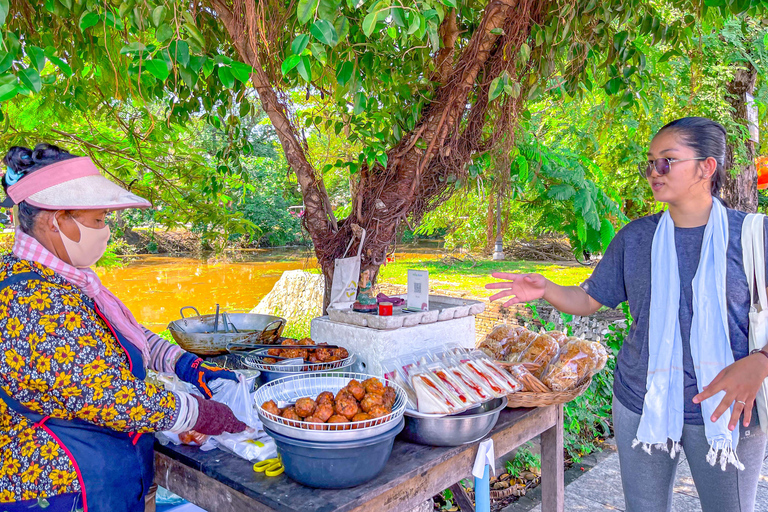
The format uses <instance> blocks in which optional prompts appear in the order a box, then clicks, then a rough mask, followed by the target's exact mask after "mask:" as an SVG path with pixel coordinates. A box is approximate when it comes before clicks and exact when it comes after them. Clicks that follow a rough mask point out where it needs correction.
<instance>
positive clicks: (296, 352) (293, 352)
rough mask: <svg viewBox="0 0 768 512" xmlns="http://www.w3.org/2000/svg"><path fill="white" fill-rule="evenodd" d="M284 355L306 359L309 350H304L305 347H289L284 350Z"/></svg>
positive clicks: (289, 357)
mask: <svg viewBox="0 0 768 512" xmlns="http://www.w3.org/2000/svg"><path fill="white" fill-rule="evenodd" d="M283 357H287V358H288V359H294V358H301V359H306V358H307V351H306V350H304V349H303V348H288V349H285V350H283Z"/></svg>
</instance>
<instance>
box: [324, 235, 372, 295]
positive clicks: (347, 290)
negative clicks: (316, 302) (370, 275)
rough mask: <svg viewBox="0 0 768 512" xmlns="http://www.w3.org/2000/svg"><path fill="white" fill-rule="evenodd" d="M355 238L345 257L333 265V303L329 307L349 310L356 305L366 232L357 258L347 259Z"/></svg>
mask: <svg viewBox="0 0 768 512" xmlns="http://www.w3.org/2000/svg"><path fill="white" fill-rule="evenodd" d="M354 241H355V238H354V237H352V240H350V241H349V245H347V249H346V250H345V251H344V257H343V258H339V259H336V260H335V261H334V265H333V281H332V282H331V302H330V304H329V307H333V308H336V309H347V308H349V307H351V306H352V304H354V303H355V298H356V297H357V285H358V282H357V281H358V279H360V255H361V254H362V253H363V244H364V243H365V230H363V234H362V236H361V237H360V245H359V246H358V248H357V256H352V257H350V258H347V257H346V256H347V252H348V251H349V248H350V247H352V243H353V242H354Z"/></svg>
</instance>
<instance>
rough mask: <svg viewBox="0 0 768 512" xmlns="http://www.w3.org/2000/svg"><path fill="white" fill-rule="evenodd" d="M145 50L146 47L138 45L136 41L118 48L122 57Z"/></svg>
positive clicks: (141, 44)
mask: <svg viewBox="0 0 768 512" xmlns="http://www.w3.org/2000/svg"><path fill="white" fill-rule="evenodd" d="M146 49H147V47H146V46H144V44H143V43H140V42H138V41H134V42H133V43H131V44H127V45H125V46H123V47H122V48H120V53H121V54H122V55H129V54H131V53H139V52H143V51H145V50H146Z"/></svg>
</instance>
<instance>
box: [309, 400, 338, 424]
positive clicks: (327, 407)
mask: <svg viewBox="0 0 768 512" xmlns="http://www.w3.org/2000/svg"><path fill="white" fill-rule="evenodd" d="M313 416H314V417H315V418H318V419H319V420H320V421H321V422H323V423H325V422H326V421H328V418H330V417H331V416H333V402H331V403H330V404H326V403H323V404H320V405H318V406H317V409H315V414H313Z"/></svg>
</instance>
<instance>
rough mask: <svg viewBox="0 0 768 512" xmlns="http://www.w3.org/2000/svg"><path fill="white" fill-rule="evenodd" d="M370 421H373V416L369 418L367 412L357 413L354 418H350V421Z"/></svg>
mask: <svg viewBox="0 0 768 512" xmlns="http://www.w3.org/2000/svg"><path fill="white" fill-rule="evenodd" d="M372 419H373V416H371V415H370V414H368V413H367V412H359V413H357V414H355V416H354V417H353V418H352V421H368V420H372Z"/></svg>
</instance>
